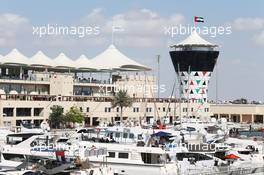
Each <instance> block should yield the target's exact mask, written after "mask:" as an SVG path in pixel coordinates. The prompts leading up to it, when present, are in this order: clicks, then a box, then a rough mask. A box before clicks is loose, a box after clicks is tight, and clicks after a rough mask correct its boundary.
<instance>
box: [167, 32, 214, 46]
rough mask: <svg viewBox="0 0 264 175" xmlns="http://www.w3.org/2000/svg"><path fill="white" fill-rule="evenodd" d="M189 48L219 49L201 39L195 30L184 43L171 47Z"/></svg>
mask: <svg viewBox="0 0 264 175" xmlns="http://www.w3.org/2000/svg"><path fill="white" fill-rule="evenodd" d="M188 46H190V47H191V46H197V47H218V45H216V44H212V43H210V42H208V41H206V40H205V39H203V38H201V37H200V36H199V35H198V33H197V32H196V31H195V30H194V31H192V33H191V35H190V36H189V37H188V38H186V39H185V40H183V41H182V42H180V43H178V44H175V45H172V46H170V47H176V48H177V47H188Z"/></svg>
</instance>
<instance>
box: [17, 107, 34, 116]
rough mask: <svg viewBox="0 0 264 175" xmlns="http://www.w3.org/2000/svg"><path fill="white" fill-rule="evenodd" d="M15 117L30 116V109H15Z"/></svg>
mask: <svg viewBox="0 0 264 175" xmlns="http://www.w3.org/2000/svg"><path fill="white" fill-rule="evenodd" d="M16 115H17V116H21V117H24V116H26V117H28V116H31V108H16Z"/></svg>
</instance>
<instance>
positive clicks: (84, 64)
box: [75, 55, 97, 71]
mask: <svg viewBox="0 0 264 175" xmlns="http://www.w3.org/2000/svg"><path fill="white" fill-rule="evenodd" d="M75 65H76V68H77V69H79V70H84V71H85V70H91V71H92V70H97V68H96V66H95V65H93V63H92V62H91V60H89V59H88V58H87V57H86V56H85V55H81V56H80V57H79V58H78V59H77V60H76V61H75Z"/></svg>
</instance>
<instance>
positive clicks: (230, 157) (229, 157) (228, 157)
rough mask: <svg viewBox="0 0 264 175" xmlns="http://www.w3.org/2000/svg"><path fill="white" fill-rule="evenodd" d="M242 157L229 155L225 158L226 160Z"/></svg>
mask: <svg viewBox="0 0 264 175" xmlns="http://www.w3.org/2000/svg"><path fill="white" fill-rule="evenodd" d="M239 158H240V157H239V156H237V155H235V154H228V155H226V156H225V159H239Z"/></svg>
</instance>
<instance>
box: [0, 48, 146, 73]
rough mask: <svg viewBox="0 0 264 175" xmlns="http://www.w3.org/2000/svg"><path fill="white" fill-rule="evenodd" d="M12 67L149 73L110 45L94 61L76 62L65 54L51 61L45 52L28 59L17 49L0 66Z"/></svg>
mask: <svg viewBox="0 0 264 175" xmlns="http://www.w3.org/2000/svg"><path fill="white" fill-rule="evenodd" d="M1 65H2V66H5V65H11V66H18V67H21V68H22V67H23V66H27V67H32V68H51V69H54V70H59V71H62V70H74V71H75V72H78V71H80V72H83V71H88V72H89V71H90V72H92V71H147V70H151V69H150V68H149V67H147V66H145V65H142V64H140V63H137V62H136V61H134V60H132V59H130V58H128V57H127V56H125V55H124V54H123V53H121V52H120V51H119V50H118V49H116V47H115V46H114V45H110V46H109V47H108V48H107V49H106V50H105V51H104V52H102V53H101V54H99V55H97V56H96V57H94V58H93V59H91V60H90V59H88V58H87V57H86V56H85V55H82V56H80V57H79V58H78V59H77V60H76V61H74V60H72V59H70V58H68V57H67V56H66V55H65V54H64V53H61V54H59V55H58V56H57V57H56V58H55V59H51V58H49V57H48V56H46V55H45V54H44V53H43V52H41V51H38V52H37V53H36V54H35V55H33V56H32V57H31V58H27V57H26V56H24V55H23V54H21V53H20V52H19V51H18V50H17V49H13V50H12V51H11V52H10V53H8V54H7V55H6V56H3V58H2V59H1V56H0V66H1Z"/></svg>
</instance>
